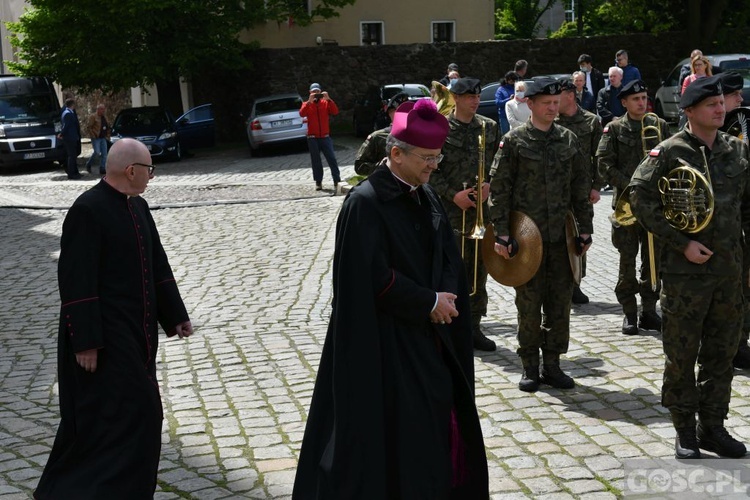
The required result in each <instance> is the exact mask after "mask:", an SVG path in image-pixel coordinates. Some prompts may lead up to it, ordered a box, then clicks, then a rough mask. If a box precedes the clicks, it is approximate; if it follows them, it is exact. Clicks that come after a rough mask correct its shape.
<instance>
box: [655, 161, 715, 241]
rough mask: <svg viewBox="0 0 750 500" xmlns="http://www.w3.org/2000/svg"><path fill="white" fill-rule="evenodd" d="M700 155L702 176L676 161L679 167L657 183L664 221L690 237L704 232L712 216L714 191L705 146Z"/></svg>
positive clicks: (688, 165) (689, 166) (692, 168)
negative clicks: (701, 158)
mask: <svg viewBox="0 0 750 500" xmlns="http://www.w3.org/2000/svg"><path fill="white" fill-rule="evenodd" d="M701 153H702V154H703V164H704V168H705V172H706V173H705V175H704V174H702V173H701V172H700V171H699V170H698V169H696V168H695V167H693V166H692V165H690V164H689V163H688V162H686V161H685V160H683V159H682V158H678V159H677V161H678V162H679V163H680V166H679V167H675V168H673V169H672V170H671V171H670V172H669V173H668V174H667V175H666V176H664V177H661V178H660V179H659V184H658V185H659V192H660V193H661V200H662V203H663V204H664V218H666V219H667V222H669V224H670V225H671V226H672V227H673V228H675V229H677V230H678V231H684V232H686V233H690V234H695V233H699V232H701V231H703V230H704V229H705V228H706V227H707V226H708V224H709V223H710V222H711V218H712V217H713V215H714V190H713V186H712V184H711V173H710V171H709V168H708V160H707V159H706V150H705V146H701Z"/></svg>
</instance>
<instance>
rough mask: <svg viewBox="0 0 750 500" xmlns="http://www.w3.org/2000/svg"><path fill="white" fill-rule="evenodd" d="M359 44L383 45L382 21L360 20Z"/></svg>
mask: <svg viewBox="0 0 750 500" xmlns="http://www.w3.org/2000/svg"><path fill="white" fill-rule="evenodd" d="M359 27H360V29H359V31H360V44H361V45H383V43H384V42H385V37H384V36H383V21H362V22H361V23H359Z"/></svg>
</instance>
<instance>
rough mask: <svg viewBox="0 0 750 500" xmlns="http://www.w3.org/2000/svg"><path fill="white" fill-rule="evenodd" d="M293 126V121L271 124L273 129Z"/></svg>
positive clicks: (279, 121) (280, 121)
mask: <svg viewBox="0 0 750 500" xmlns="http://www.w3.org/2000/svg"><path fill="white" fill-rule="evenodd" d="M291 124H292V120H278V121H275V122H271V126H272V127H288V126H289V125H291Z"/></svg>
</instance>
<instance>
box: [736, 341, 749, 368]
mask: <svg viewBox="0 0 750 500" xmlns="http://www.w3.org/2000/svg"><path fill="white" fill-rule="evenodd" d="M732 364H733V365H734V367H735V368H740V369H742V370H746V369H748V368H750V346H748V345H747V341H746V340H743V341H742V342H740V346H739V347H738V348H737V354H735V355H734V359H733V360H732Z"/></svg>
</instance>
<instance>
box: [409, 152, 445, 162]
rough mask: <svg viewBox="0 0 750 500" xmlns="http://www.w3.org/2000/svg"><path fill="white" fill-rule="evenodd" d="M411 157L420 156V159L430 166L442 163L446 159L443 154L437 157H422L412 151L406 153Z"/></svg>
mask: <svg viewBox="0 0 750 500" xmlns="http://www.w3.org/2000/svg"><path fill="white" fill-rule="evenodd" d="M406 152H407V153H408V154H410V155H414V156H418V157H419V158H422V161H423V162H425V163H426V164H428V165H437V164H438V163H440V162H441V161H443V158H444V157H445V156H444V155H442V154H439V155H437V156H422V155H420V154H417V153H414V152H412V151H406Z"/></svg>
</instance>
